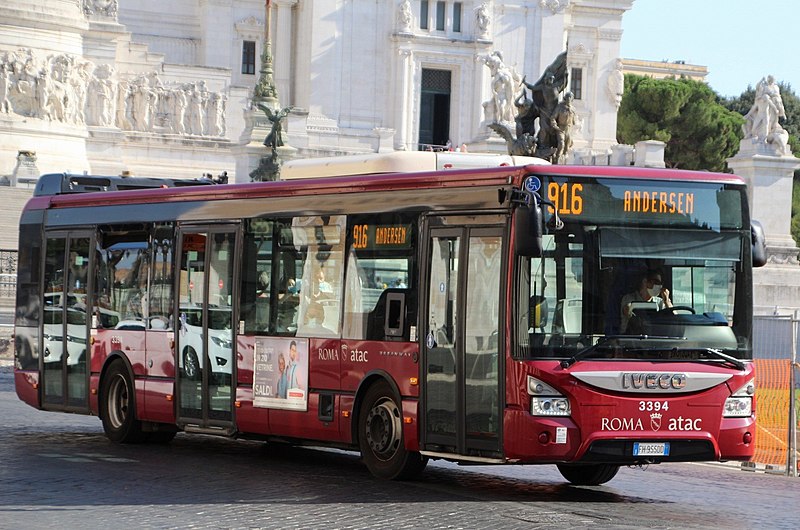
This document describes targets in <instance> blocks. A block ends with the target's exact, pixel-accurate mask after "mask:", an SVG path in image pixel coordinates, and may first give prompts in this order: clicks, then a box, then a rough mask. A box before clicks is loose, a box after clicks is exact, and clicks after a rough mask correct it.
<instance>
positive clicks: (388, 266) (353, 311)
mask: <svg viewBox="0 0 800 530" xmlns="http://www.w3.org/2000/svg"><path fill="white" fill-rule="evenodd" d="M347 226H348V228H347V233H348V241H347V243H348V248H349V251H348V254H347V265H346V266H347V275H346V285H345V296H344V306H345V307H344V323H343V329H342V336H343V337H344V338H348V339H356V340H405V341H409V340H411V327H412V326H416V323H417V322H416V319H417V315H416V289H417V286H416V285H415V284H414V282H413V280H414V278H415V277H416V274H415V271H414V266H415V264H414V259H413V256H414V238H415V233H416V232H415V230H416V226H417V221H416V218H415V217H410V216H408V215H399V214H393V213H390V214H379V215H369V216H367V215H363V216H350V217H349V218H348V225H347Z"/></svg>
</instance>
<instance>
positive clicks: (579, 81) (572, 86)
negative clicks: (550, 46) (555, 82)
mask: <svg viewBox="0 0 800 530" xmlns="http://www.w3.org/2000/svg"><path fill="white" fill-rule="evenodd" d="M569 90H570V92H572V96H573V97H574V98H575V99H582V98H583V69H582V68H573V69H572V71H571V72H570V83H569Z"/></svg>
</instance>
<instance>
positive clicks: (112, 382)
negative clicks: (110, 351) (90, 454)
mask: <svg viewBox="0 0 800 530" xmlns="http://www.w3.org/2000/svg"><path fill="white" fill-rule="evenodd" d="M135 395H136V394H135V391H134V388H133V381H131V378H130V376H129V375H128V370H127V369H126V368H125V364H124V363H123V362H122V361H114V362H112V363H111V366H109V367H108V372H107V373H106V375H105V377H103V384H102V398H101V402H100V418H101V419H102V420H103V430H104V431H105V433H106V436H107V437H108V439H109V440H111V441H112V442H117V443H140V442H143V441H145V439H146V433H144V432H142V423H141V422H140V421H139V420H137V419H136V397H135Z"/></svg>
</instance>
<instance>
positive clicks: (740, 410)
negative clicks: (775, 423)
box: [722, 380, 756, 418]
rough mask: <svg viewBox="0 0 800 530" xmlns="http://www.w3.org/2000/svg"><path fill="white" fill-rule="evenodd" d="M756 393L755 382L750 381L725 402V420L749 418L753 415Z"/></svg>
mask: <svg viewBox="0 0 800 530" xmlns="http://www.w3.org/2000/svg"><path fill="white" fill-rule="evenodd" d="M755 393H756V384H755V380H752V381H748V382H747V384H745V385H744V386H743V387H742V388H740V389H739V390H737V391H736V392H734V393H733V394H732V395H731V397H729V398H728V399H726V400H725V408H724V409H723V411H722V417H723V418H747V417H749V416H751V415H752V414H753V396H754V395H755Z"/></svg>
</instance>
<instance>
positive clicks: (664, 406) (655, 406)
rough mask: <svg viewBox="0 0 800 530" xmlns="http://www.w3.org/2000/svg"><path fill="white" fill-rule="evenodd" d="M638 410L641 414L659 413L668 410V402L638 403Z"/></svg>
mask: <svg viewBox="0 0 800 530" xmlns="http://www.w3.org/2000/svg"><path fill="white" fill-rule="evenodd" d="M639 410H641V411H643V412H645V411H646V412H660V411H662V410H669V401H640V402H639Z"/></svg>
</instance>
